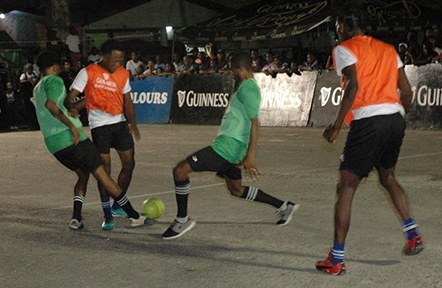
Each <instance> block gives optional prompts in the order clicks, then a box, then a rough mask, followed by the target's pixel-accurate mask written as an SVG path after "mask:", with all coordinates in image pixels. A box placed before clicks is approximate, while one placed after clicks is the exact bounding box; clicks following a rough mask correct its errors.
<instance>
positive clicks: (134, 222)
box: [130, 214, 157, 228]
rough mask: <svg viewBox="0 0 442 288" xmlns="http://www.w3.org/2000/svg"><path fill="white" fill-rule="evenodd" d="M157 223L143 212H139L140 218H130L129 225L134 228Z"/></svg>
mask: <svg viewBox="0 0 442 288" xmlns="http://www.w3.org/2000/svg"><path fill="white" fill-rule="evenodd" d="M155 223H157V221H155V220H153V219H149V218H147V217H146V215H144V214H140V218H138V219H135V218H130V227H132V228H136V227H140V226H152V225H153V224H155Z"/></svg>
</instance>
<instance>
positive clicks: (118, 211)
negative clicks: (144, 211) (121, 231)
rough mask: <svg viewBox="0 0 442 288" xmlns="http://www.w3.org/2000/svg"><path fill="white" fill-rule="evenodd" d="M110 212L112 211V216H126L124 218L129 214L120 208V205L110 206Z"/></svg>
mask: <svg viewBox="0 0 442 288" xmlns="http://www.w3.org/2000/svg"><path fill="white" fill-rule="evenodd" d="M111 213H112V216H114V217H126V218H128V217H129V216H127V213H126V211H124V210H123V208H121V207H120V208H117V209H112V208H111Z"/></svg>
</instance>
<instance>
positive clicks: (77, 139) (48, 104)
mask: <svg viewBox="0 0 442 288" xmlns="http://www.w3.org/2000/svg"><path fill="white" fill-rule="evenodd" d="M45 106H46V108H47V109H48V110H49V112H51V114H52V115H53V116H54V117H55V118H57V119H58V120H60V121H61V123H63V124H64V125H66V126H68V127H69V130H71V133H72V135H74V139H72V143H73V144H74V145H77V144H78V142H80V133H78V130H77V128H76V127H75V126H74V124H72V122H71V120H69V118H68V117H66V115H64V114H63V112H62V111H61V110H60V108H58V107H57V104H55V102H54V101H52V100H50V99H48V100H46V103H45Z"/></svg>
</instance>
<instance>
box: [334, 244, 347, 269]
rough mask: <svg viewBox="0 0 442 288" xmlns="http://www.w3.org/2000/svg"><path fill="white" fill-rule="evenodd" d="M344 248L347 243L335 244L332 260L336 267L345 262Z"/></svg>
mask: <svg viewBox="0 0 442 288" xmlns="http://www.w3.org/2000/svg"><path fill="white" fill-rule="evenodd" d="M344 246H345V243H336V242H334V243H333V250H332V259H331V262H332V264H333V265H336V264H338V263H341V262H342V261H344Z"/></svg>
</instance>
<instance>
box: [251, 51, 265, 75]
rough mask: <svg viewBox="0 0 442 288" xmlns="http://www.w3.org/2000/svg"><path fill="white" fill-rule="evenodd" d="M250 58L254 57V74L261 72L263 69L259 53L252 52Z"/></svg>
mask: <svg viewBox="0 0 442 288" xmlns="http://www.w3.org/2000/svg"><path fill="white" fill-rule="evenodd" d="M250 56H252V70H253V72H261V69H262V67H263V63H262V60H261V59H260V58H259V54H258V51H256V50H252V52H250Z"/></svg>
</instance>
